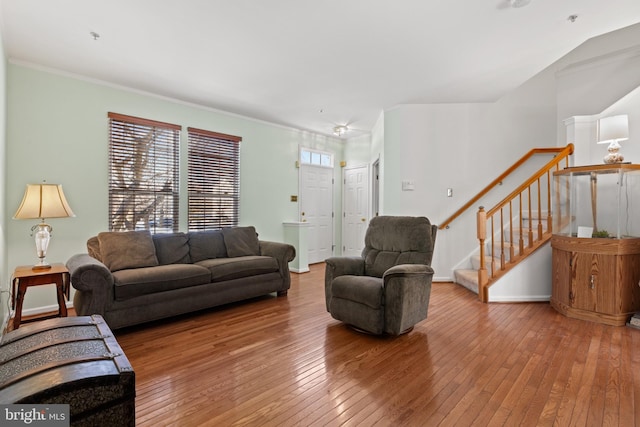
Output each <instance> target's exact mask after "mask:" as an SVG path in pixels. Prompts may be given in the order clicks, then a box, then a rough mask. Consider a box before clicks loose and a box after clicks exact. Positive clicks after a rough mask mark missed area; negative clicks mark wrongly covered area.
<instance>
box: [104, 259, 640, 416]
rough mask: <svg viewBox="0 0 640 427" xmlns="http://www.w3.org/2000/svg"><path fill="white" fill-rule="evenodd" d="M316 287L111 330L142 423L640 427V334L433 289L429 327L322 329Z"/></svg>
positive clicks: (545, 307) (325, 322)
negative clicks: (128, 367) (127, 366)
mask: <svg viewBox="0 0 640 427" xmlns="http://www.w3.org/2000/svg"><path fill="white" fill-rule="evenodd" d="M323 280H324V265H323V264H319V265H314V266H312V268H311V272H309V273H305V274H300V275H297V274H292V286H291V290H290V291H289V295H288V296H287V297H284V298H282V297H281V298H276V297H275V296H268V297H264V298H260V299H257V300H254V301H251V302H248V303H241V304H235V305H231V306H226V307H224V308H220V309H215V310H209V311H206V312H200V313H197V314H194V315H189V316H182V317H179V318H174V319H170V320H168V321H163V322H158V323H155V324H150V325H145V326H144V327H136V328H130V329H127V330H121V331H116V337H117V339H118V342H119V343H120V345H121V346H122V348H123V349H124V351H125V353H126V355H127V356H128V358H129V360H130V362H131V364H132V365H133V367H134V370H135V372H136V389H137V398H136V411H137V414H136V421H137V425H138V426H168V425H176V426H200V425H211V426H228V425H229V426H230V425H250V426H293V425H296V426H297V425H300V426H323V425H330V426H333V425H363V426H370V425H380V426H391V425H393V426H398V425H402V426H436V425H443V426H472V425H473V426H476V425H477V426H499V425H505V426H515V425H523V426H552V425H556V426H600V425H604V426H634V425H640V351H639V350H640V330H635V329H631V328H629V327H613V326H604V325H599V324H596V323H590V322H587V321H582V320H574V319H569V318H566V317H564V316H562V315H560V314H558V313H556V312H555V311H554V310H553V309H552V308H551V307H550V305H549V304H548V303H520V304H482V303H480V302H479V301H478V299H477V296H476V295H474V294H472V293H471V292H469V291H467V290H466V289H464V288H462V287H460V286H458V285H455V284H452V283H434V285H433V290H432V294H431V302H430V306H429V317H428V319H427V320H425V321H423V322H421V323H420V324H418V325H417V326H416V327H415V328H414V330H413V331H412V332H410V333H409V334H407V335H404V336H400V337H398V338H388V337H386V338H385V337H382V338H381V337H373V336H368V335H364V334H361V333H358V332H355V331H353V330H351V329H349V328H348V327H346V326H345V325H343V324H342V323H340V322H338V321H335V320H333V319H332V318H331V316H330V315H329V314H328V313H327V312H326V310H325V306H324V285H323Z"/></svg>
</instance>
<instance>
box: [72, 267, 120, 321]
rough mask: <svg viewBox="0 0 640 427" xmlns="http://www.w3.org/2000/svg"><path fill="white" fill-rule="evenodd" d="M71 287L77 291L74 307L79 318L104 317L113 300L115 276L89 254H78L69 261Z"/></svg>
mask: <svg viewBox="0 0 640 427" xmlns="http://www.w3.org/2000/svg"><path fill="white" fill-rule="evenodd" d="M66 265H67V269H68V270H69V274H70V277H71V285H72V286H73V287H74V288H75V289H76V290H77V291H76V293H75V295H74V298H73V307H74V309H75V311H76V313H77V314H78V316H90V315H92V314H99V315H101V316H104V314H105V308H106V307H107V304H108V303H109V302H110V301H111V300H112V299H113V284H114V281H113V275H112V274H111V271H109V269H108V268H107V266H105V265H104V264H103V263H101V262H100V261H98V260H97V259H95V258H93V257H92V256H90V255H89V254H76V255H73V256H72V257H71V258H69V260H68V261H67V264H66Z"/></svg>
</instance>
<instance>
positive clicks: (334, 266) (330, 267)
mask: <svg viewBox="0 0 640 427" xmlns="http://www.w3.org/2000/svg"><path fill="white" fill-rule="evenodd" d="M347 275H349V276H363V275H364V258H362V257H331V258H327V259H326V260H325V269H324V298H325V302H326V305H327V311H329V303H330V302H331V283H332V282H333V279H335V278H336V277H339V276H347Z"/></svg>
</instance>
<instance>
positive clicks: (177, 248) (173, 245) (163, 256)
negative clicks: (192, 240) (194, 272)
mask: <svg viewBox="0 0 640 427" xmlns="http://www.w3.org/2000/svg"><path fill="white" fill-rule="evenodd" d="M153 244H154V245H155V247H156V257H157V258H158V263H159V264H160V265H167V264H190V263H191V257H189V237H187V235H186V234H185V233H160V234H154V235H153Z"/></svg>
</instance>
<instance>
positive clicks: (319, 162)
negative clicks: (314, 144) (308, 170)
mask: <svg viewBox="0 0 640 427" xmlns="http://www.w3.org/2000/svg"><path fill="white" fill-rule="evenodd" d="M300 163H302V164H303V165H314V166H324V167H328V168H331V167H333V155H332V154H329V153H323V152H321V151H315V150H310V149H308V148H302V149H300Z"/></svg>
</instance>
